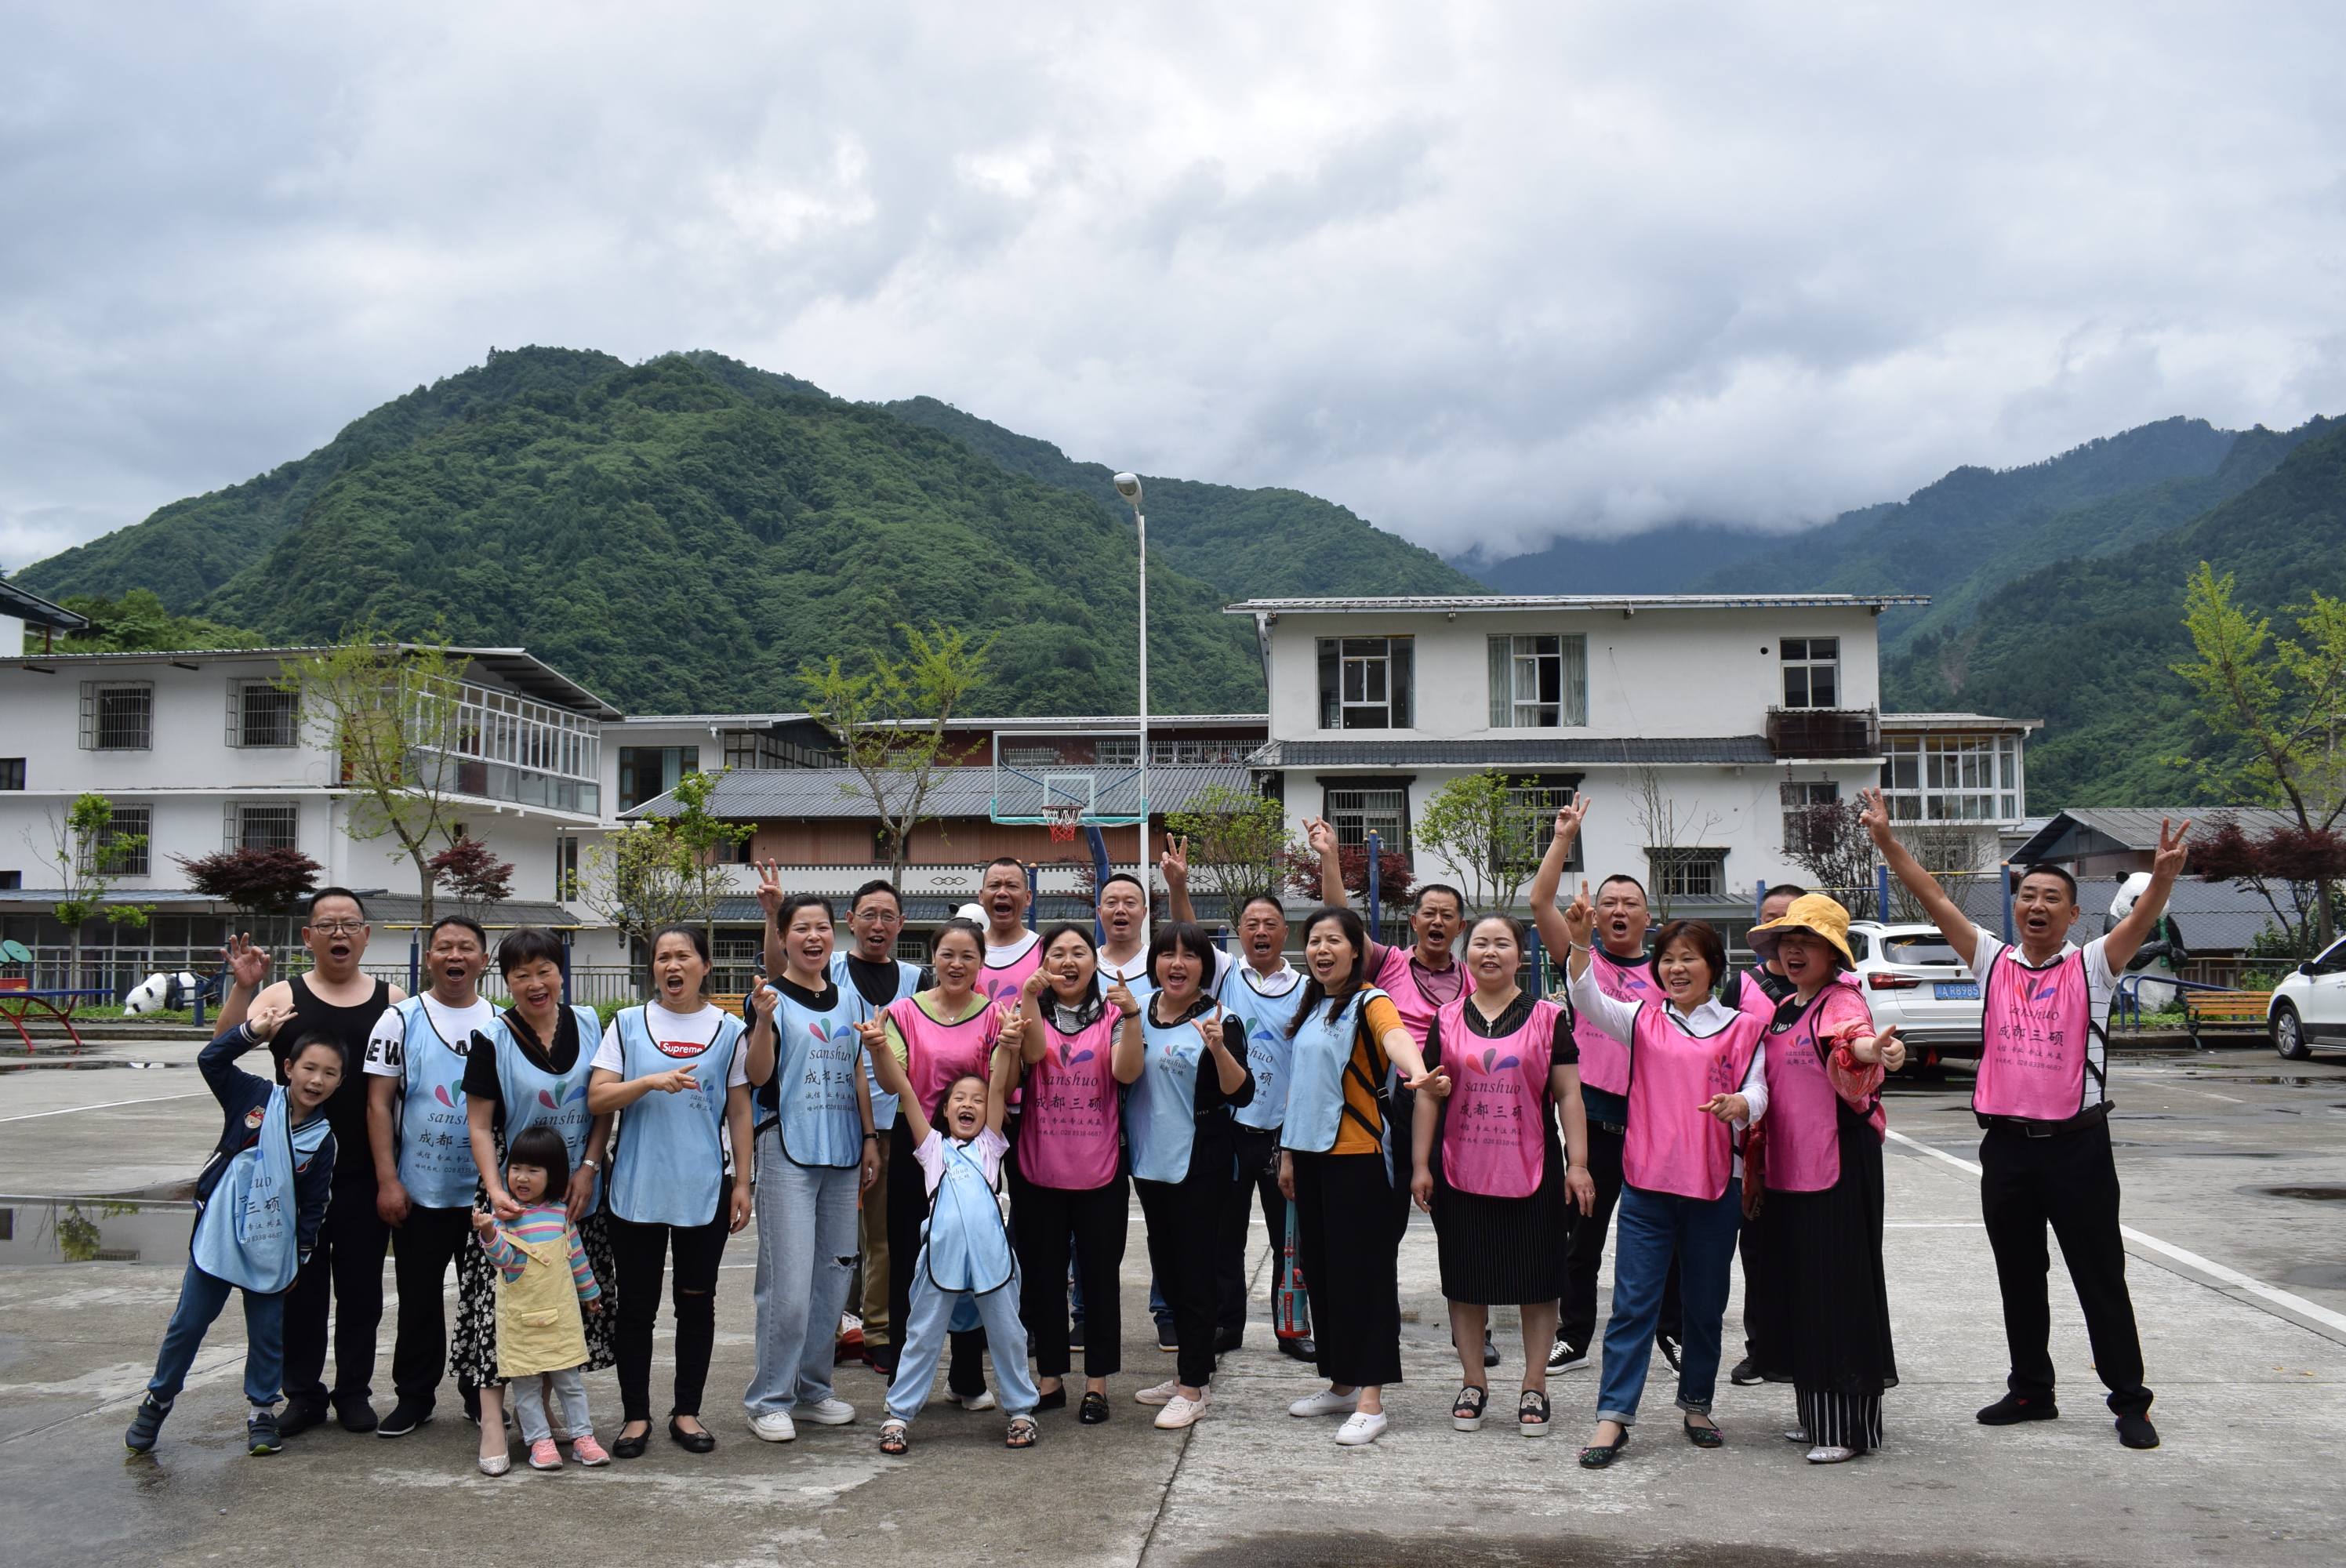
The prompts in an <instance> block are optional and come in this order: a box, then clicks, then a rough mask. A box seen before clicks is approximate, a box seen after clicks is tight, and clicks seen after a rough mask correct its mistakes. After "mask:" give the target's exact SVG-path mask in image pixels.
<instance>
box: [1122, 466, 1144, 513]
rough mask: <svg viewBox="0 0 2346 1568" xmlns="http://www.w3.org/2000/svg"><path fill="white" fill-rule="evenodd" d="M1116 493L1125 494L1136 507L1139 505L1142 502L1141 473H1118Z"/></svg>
mask: <svg viewBox="0 0 2346 1568" xmlns="http://www.w3.org/2000/svg"><path fill="white" fill-rule="evenodd" d="M1116 493H1117V494H1118V495H1121V496H1123V497H1124V498H1125V499H1126V500H1127V501H1129V502H1131V503H1132V504H1133V505H1134V506H1135V507H1136V508H1137V507H1138V506H1139V504H1140V475H1138V474H1137V473H1119V474H1117V476H1116Z"/></svg>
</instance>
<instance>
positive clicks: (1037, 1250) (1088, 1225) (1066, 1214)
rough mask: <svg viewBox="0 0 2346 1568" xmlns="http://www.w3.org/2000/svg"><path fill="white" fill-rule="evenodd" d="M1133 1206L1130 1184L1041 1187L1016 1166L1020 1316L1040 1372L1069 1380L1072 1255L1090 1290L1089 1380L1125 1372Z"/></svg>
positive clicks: (1119, 1178)
mask: <svg viewBox="0 0 2346 1568" xmlns="http://www.w3.org/2000/svg"><path fill="white" fill-rule="evenodd" d="M1131 1215H1132V1199H1131V1196H1129V1194H1127V1191H1126V1189H1125V1177H1124V1173H1123V1172H1122V1171H1118V1172H1117V1175H1116V1179H1115V1180H1113V1181H1111V1182H1109V1183H1108V1184H1107V1186H1096V1187H1090V1188H1087V1189H1085V1190H1082V1191H1070V1190H1069V1189H1067V1188H1066V1187H1056V1186H1037V1185H1036V1184H1035V1183H1033V1182H1030V1181H1028V1180H1027V1179H1026V1178H1025V1176H1023V1175H1021V1174H1019V1173H1018V1172H1017V1171H1016V1169H1015V1167H1014V1168H1013V1170H1012V1173H1011V1180H1010V1218H1011V1230H1012V1233H1013V1236H1014V1238H1015V1242H1016V1246H1017V1251H1018V1274H1019V1295H1018V1316H1019V1319H1020V1320H1021V1321H1022V1322H1024V1323H1025V1325H1026V1338H1027V1339H1028V1340H1029V1341H1030V1342H1031V1343H1032V1344H1033V1346H1034V1349H1035V1375H1036V1376H1037V1377H1043V1378H1064V1377H1066V1375H1067V1364H1068V1360H1069V1356H1068V1350H1067V1258H1068V1256H1069V1253H1070V1252H1071V1251H1072V1253H1073V1255H1074V1257H1075V1259H1076V1268H1078V1269H1079V1270H1081V1271H1082V1276H1083V1286H1084V1376H1085V1377H1086V1378H1112V1377H1114V1376H1116V1374H1117V1373H1118V1372H1120V1371H1122V1370H1123V1369H1124V1296H1123V1291H1122V1288H1121V1287H1120V1285H1119V1283H1118V1280H1117V1275H1118V1273H1119V1272H1120V1271H1121V1270H1122V1269H1123V1268H1124V1240H1125V1230H1126V1227H1127V1221H1128V1220H1129V1219H1130V1218H1131Z"/></svg>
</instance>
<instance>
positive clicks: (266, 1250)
mask: <svg viewBox="0 0 2346 1568" xmlns="http://www.w3.org/2000/svg"><path fill="white" fill-rule="evenodd" d="M289 1114H290V1113H289V1110H288V1107H287V1103H286V1099H285V1090H284V1087H283V1085H281V1084H280V1085H279V1086H278V1087H277V1088H275V1089H273V1090H271V1091H270V1095H269V1106H268V1109H267V1110H265V1111H263V1112H262V1113H261V1117H260V1136H259V1137H258V1138H256V1139H255V1140H254V1141H253V1142H252V1144H251V1145H250V1146H248V1147H246V1148H243V1149H240V1150H238V1151H237V1153H236V1154H235V1155H233V1156H230V1159H229V1162H228V1168H227V1169H226V1170H224V1171H222V1172H221V1173H220V1178H219V1182H218V1183H216V1184H215V1185H214V1186H213V1187H212V1194H211V1196H210V1197H209V1198H208V1199H206V1200H205V1203H204V1207H203V1212H202V1213H201V1214H199V1215H198V1216H197V1217H196V1233H195V1236H194V1237H193V1238H192V1239H191V1240H190V1241H189V1243H188V1253H189V1257H190V1258H192V1259H193V1260H194V1262H195V1265H196V1267H197V1268H200V1269H202V1270H203V1271H204V1272H205V1273H207V1274H209V1275H210V1276H211V1277H212V1278H215V1279H225V1280H227V1281H228V1282H229V1283H230V1284H231V1285H240V1286H242V1287H243V1288H245V1289H247V1290H252V1291H258V1292H259V1293H260V1294H261V1295H263V1296H274V1295H276V1294H277V1293H278V1292H279V1291H280V1290H282V1289H284V1288H286V1287H288V1286H290V1285H291V1284H292V1283H293V1276H294V1275H295V1274H296V1273H298V1272H300V1270H301V1195H300V1194H299V1193H298V1192H296V1191H295V1190H294V1186H293V1178H294V1177H295V1176H296V1175H298V1174H299V1173H300V1172H301V1171H303V1170H306V1169H308V1168H309V1165H310V1160H311V1156H315V1155H316V1154H317V1152H318V1148H319V1145H321V1144H323V1143H324V1142H325V1141H326V1135H327V1134H328V1133H329V1132H331V1131H332V1130H333V1129H332V1125H331V1123H329V1122H328V1121H327V1120H326V1118H325V1116H324V1115H322V1114H321V1115H314V1116H311V1118H310V1119H309V1120H308V1121H307V1122H304V1123H303V1124H302V1125H300V1126H299V1127H293V1128H290V1129H289V1128H288V1127H287V1126H286V1125H285V1123H286V1117H287V1115H289Z"/></svg>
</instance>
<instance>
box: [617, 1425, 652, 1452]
mask: <svg viewBox="0 0 2346 1568" xmlns="http://www.w3.org/2000/svg"><path fill="white" fill-rule="evenodd" d="M621 1430H622V1431H625V1430H626V1429H625V1428H624V1427H623V1428H621ZM651 1441H652V1429H651V1428H649V1427H646V1428H645V1429H644V1430H643V1431H639V1432H637V1434H636V1435H635V1436H633V1437H623V1438H619V1439H617V1440H616V1441H613V1443H612V1444H611V1453H612V1455H613V1457H614V1458H617V1459H641V1458H643V1457H644V1450H645V1449H647V1448H648V1447H649V1446H650V1445H651Z"/></svg>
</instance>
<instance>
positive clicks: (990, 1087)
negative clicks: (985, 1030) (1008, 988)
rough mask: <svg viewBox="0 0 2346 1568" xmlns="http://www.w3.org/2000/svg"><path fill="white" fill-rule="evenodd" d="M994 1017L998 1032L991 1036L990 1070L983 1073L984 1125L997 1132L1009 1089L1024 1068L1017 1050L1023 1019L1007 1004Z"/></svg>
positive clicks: (1007, 1105) (1004, 1116) (1006, 1113)
mask: <svg viewBox="0 0 2346 1568" xmlns="http://www.w3.org/2000/svg"><path fill="white" fill-rule="evenodd" d="M995 1016H996V1017H997V1018H999V1019H1000V1020H1001V1030H1002V1032H1001V1033H999V1034H997V1035H995V1036H994V1060H993V1070H992V1071H991V1072H989V1073H987V1074H986V1075H985V1125H987V1126H989V1127H992V1128H993V1129H994V1132H995V1133H996V1134H997V1135H999V1134H1000V1133H1001V1131H1002V1124H1003V1123H1004V1122H1005V1121H1007V1120H1008V1119H1009V1116H1010V1091H1011V1090H1013V1089H1015V1088H1016V1087H1017V1086H1018V1079H1019V1077H1020V1075H1021V1074H1024V1073H1025V1067H1024V1065H1023V1062H1024V1060H1025V1058H1024V1057H1023V1056H1022V1055H1021V1054H1020V1052H1019V1049H1018V1042H1019V1038H1020V1036H1021V1035H1022V1034H1023V1033H1024V1032H1025V1020H1024V1019H1022V1018H1020V1017H1019V1016H1018V1015H1017V1014H1016V1013H1013V1012H1012V1011H1011V1010H1010V1009H1009V1008H1007V1007H1005V1008H1003V1009H1001V1010H1000V1012H999V1013H996V1014H995Z"/></svg>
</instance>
